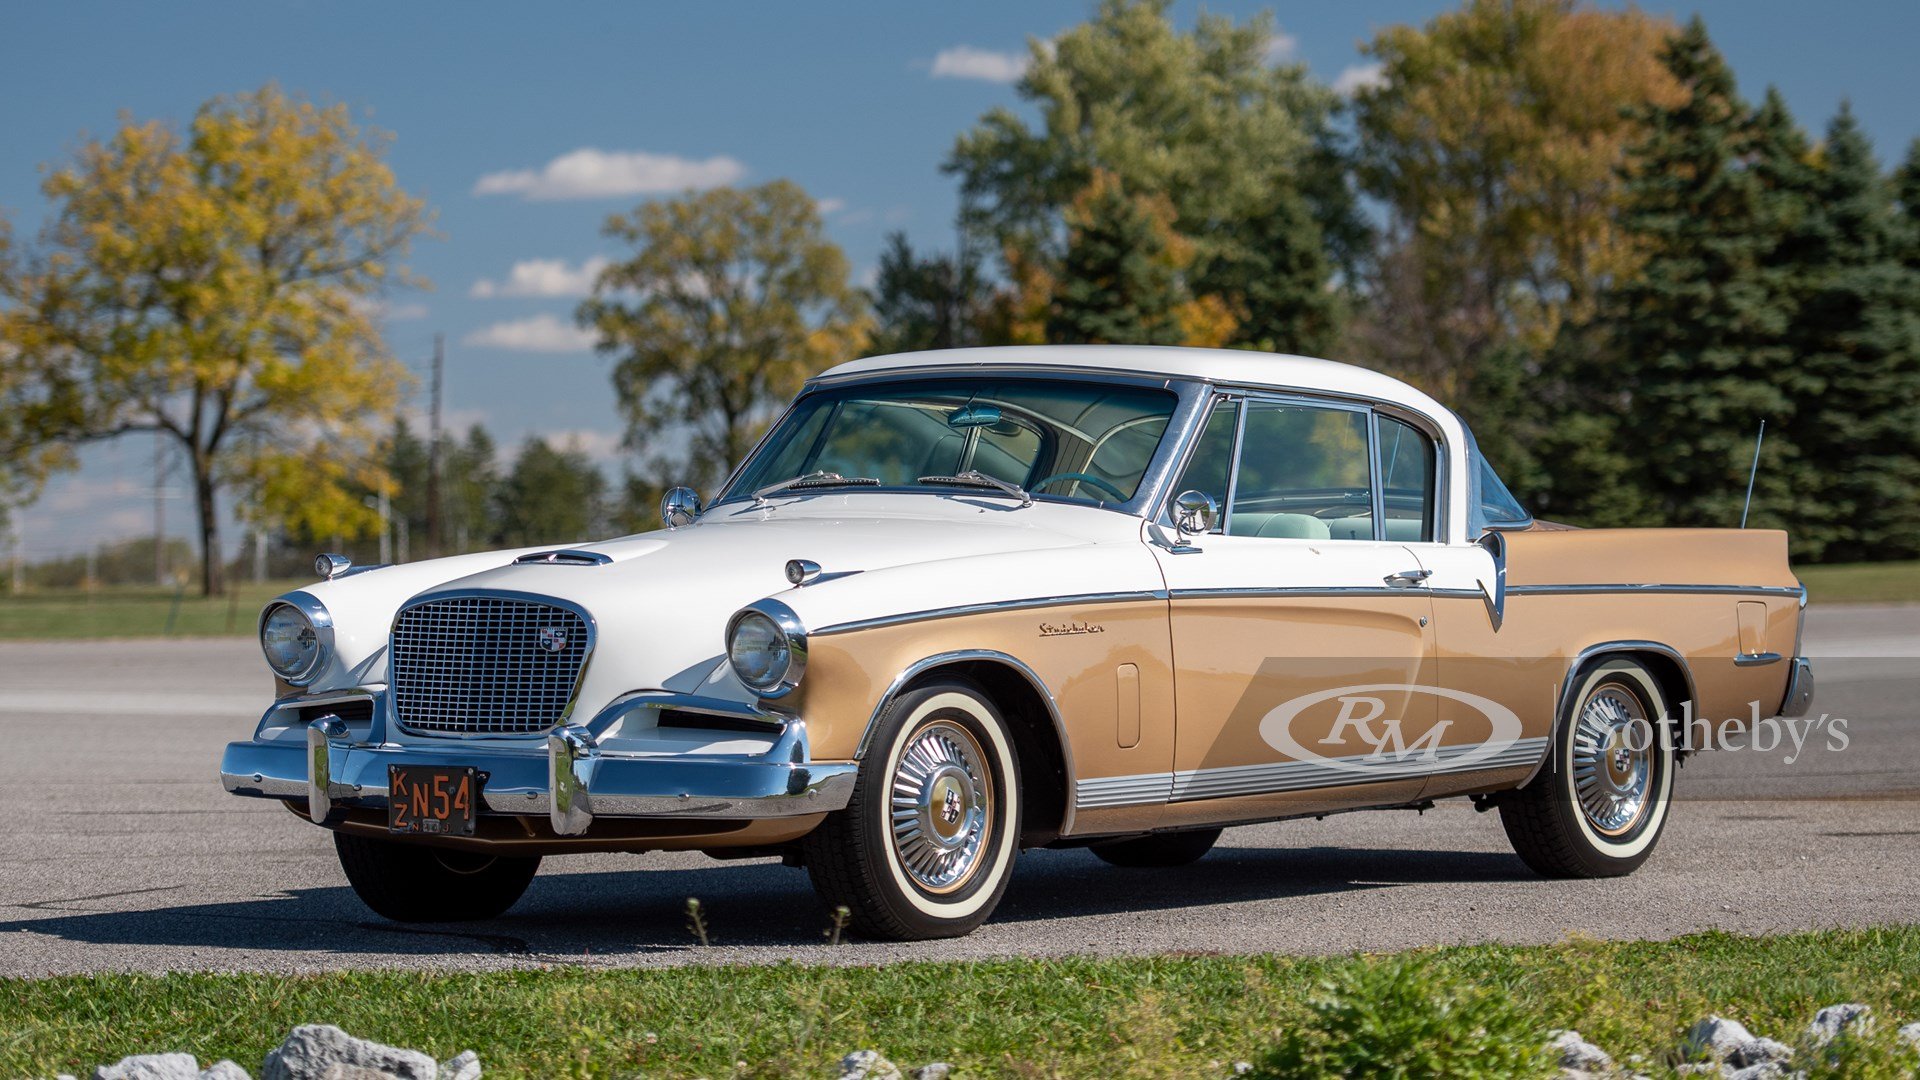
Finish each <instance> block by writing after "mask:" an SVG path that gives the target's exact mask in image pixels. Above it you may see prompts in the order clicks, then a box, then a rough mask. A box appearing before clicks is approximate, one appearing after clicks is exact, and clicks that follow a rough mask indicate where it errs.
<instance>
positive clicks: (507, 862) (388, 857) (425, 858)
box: [333, 832, 540, 922]
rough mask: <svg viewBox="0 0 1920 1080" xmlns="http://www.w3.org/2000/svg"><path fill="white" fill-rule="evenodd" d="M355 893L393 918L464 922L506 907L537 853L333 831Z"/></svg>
mask: <svg viewBox="0 0 1920 1080" xmlns="http://www.w3.org/2000/svg"><path fill="white" fill-rule="evenodd" d="M333 846H334V850H335V851H337V852H338V853H339V855H340V868H341V869H342V870H345V871H346V872H347V881H348V883H349V884H351V885H352V886H353V891H354V892H355V893H358V894H359V896H360V899H361V900H362V901H363V902H365V904H366V905H367V906H368V907H370V908H372V909H373V910H374V912H375V913H376V914H379V915H382V916H385V917H386V918H389V919H392V920H393V921H394V922H467V921H470V920H474V919H491V918H495V917H497V916H499V915H503V914H505V913H506V911H507V909H508V908H510V907H512V906H513V905H514V903H515V901H518V900H519V899H520V896H521V894H522V893H524V892H526V891H527V885H528V884H530V883H531V882H532V881H533V875H534V872H535V871H536V870H539V869H540V858H539V856H537V855H536V856H506V855H485V854H480V853H477V852H468V851H452V850H447V849H443V848H433V847H424V846H422V845H419V844H401V843H396V842H394V841H392V840H378V839H374V838H372V837H367V836H350V835H348V834H346V833H342V832H336V833H334V834H333Z"/></svg>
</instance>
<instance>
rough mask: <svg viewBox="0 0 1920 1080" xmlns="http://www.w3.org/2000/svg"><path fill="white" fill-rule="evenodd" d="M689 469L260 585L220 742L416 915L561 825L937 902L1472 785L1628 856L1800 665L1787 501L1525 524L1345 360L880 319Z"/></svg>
mask: <svg viewBox="0 0 1920 1080" xmlns="http://www.w3.org/2000/svg"><path fill="white" fill-rule="evenodd" d="M663 513H664V516H665V519H666V528H665V529H664V530H662V531H658V532H652V533H647V534H644V535H638V536H628V537H622V538H620V539H616V540H608V541H605V542H599V543H583V544H580V545H578V546H571V547H552V548H540V549H533V550H520V551H505V552H495V553H489V554H481V555H463V556H458V557H455V558H446V559H436V560H433V561H428V562H419V563H412V564H407V565H400V566H391V567H381V568H372V569H368V570H366V571H362V570H360V569H357V568H352V567H350V566H349V565H347V563H346V560H344V559H341V558H340V557H338V556H322V557H321V559H320V563H319V566H320V569H321V570H322V572H323V573H324V574H325V576H326V577H327V580H325V581H323V582H321V583H319V584H316V585H313V586H311V587H309V588H306V589H302V590H300V591H297V592H292V593H288V594H286V595H285V596H282V597H280V598H278V599H277V600H275V601H273V602H272V603H271V604H270V605H269V606H268V607H267V608H266V610H265V611H264V612H263V613H262V615H261V620H260V636H261V644H262V647H263V649H264V650H265V653H266V657H267V661H268V663H269V665H270V666H271V667H272V668H273V670H274V672H275V674H276V676H277V680H278V689H279V694H278V698H277V700H276V701H274V703H273V705H272V707H271V708H269V709H268V710H267V712H266V714H265V716H264V717H263V718H262V719H261V721H260V725H259V728H258V730H257V731H256V732H255V733H254V736H253V738H252V739H250V740H248V741H245V742H237V743H234V744H232V745H231V746H229V747H228V748H227V751H226V757H225V760H224V761H223V762H222V764H221V767H220V771H221V779H222V781H223V782H224V784H225V786H226V787H227V789H228V790H229V791H231V792H233V793H234V794H237V795H246V796H253V797H258V798H268V799H278V800H281V801H283V802H285V803H286V804H287V806H288V807H290V808H291V809H293V810H294V812H295V813H297V814H300V815H302V816H303V817H306V818H309V819H311V820H312V821H313V822H314V823H315V824H318V825H321V826H324V827H326V828H328V829H330V830H332V831H333V834H334V841H335V843H336V845H337V847H338V850H339V855H340V861H341V863H342V865H343V867H344V869H345V871H346V875H347V878H348V880H349V881H351V882H352V884H353V887H354V889H355V890H356V891H357V892H358V893H359V895H360V896H361V897H362V898H363V899H364V900H365V901H366V902H367V904H368V905H370V906H371V907H372V908H373V909H374V910H375V911H377V912H379V913H381V914H382V915H385V916H387V917H390V918H394V919H403V920H453V919H473V918H488V917H492V916H495V915H498V914H500V913H502V912H504V911H505V910H506V909H507V908H508V907H510V906H511V905H512V904H513V903H514V902H515V900H517V899H518V898H519V896H520V895H521V893H522V892H523V891H524V890H525V889H526V887H527V884H528V882H529V880H530V879H531V878H532V876H533V874H534V871H535V869H536V868H537V867H538V865H539V862H540V859H541V858H542V857H543V856H547V855H556V854H564V853H567V852H586V851H627V852H639V851H652V850H699V851H705V852H708V853H710V854H713V855H715V856H724V857H735V856H775V855H777V856H782V857H784V858H785V859H786V861H787V862H788V863H789V864H790V865H797V866H804V867H805V868H806V869H807V871H808V872H809V874H810V875H811V876H812V879H813V883H814V885H815V887H816V889H817V890H818V891H819V893H820V895H821V896H822V898H823V899H824V900H825V901H826V903H827V904H828V905H830V906H839V905H845V906H846V907H847V908H848V909H849V910H850V912H851V915H852V920H853V923H854V925H855V926H856V927H858V928H860V929H862V930H864V931H866V932H868V933H871V934H876V935H884V936H890V937H900V938H925V937H939V936H948V935H956V934H962V933H965V932H967V931H969V930H971V929H972V928H973V927H975V926H977V925H979V924H980V923H981V922H982V921H983V920H985V919H986V918H987V917H988V915H989V914H991V913H992V911H993V909H994V906H995V904H996V903H997V902H998V901H999V899H1000V897H1001V895H1002V893H1003V892H1004V891H1005V889H1006V888H1007V883H1008V880H1009V878H1010V876H1011V874H1012V870H1013V865H1014V861H1015V858H1016V856H1017V854H1018V853H1019V852H1020V851H1021V850H1022V849H1024V848H1030V847H1035V846H1070V845H1085V846H1088V847H1090V848H1091V849H1092V851H1093V852H1094V853H1095V854H1097V855H1098V856H1100V857H1101V858H1102V859H1104V860H1106V861H1107V862H1109V863H1113V864H1117V865H1120V866H1130V867H1143V866H1144V867H1155V866H1158V867H1166V866H1178V865H1182V864H1185V863H1189V862H1192V861H1193V860H1195V859H1197V858H1199V857H1201V856H1202V855H1203V854H1205V853H1206V851H1207V850H1208V848H1209V847H1210V846H1211V845H1212V844H1213V842H1214V840H1215V838H1217V837H1218V836H1219V835H1220V830H1221V829H1222V827H1224V826H1228V825H1234V824H1240V823H1247V822H1257V821H1271V820H1276V819H1281V818H1290V817H1300V816H1309V815H1322V814H1328V813H1333V812H1338V811H1346V810H1357V809H1371V808H1408V807H1424V806H1425V805H1426V804H1428V803H1429V802H1430V801H1432V800H1435V799H1439V798H1443V797H1450V796H1465V797H1471V798H1473V799H1474V800H1475V802H1476V803H1477V804H1479V805H1480V807H1481V808H1483V809H1497V810H1498V811H1499V813H1500V816H1501V818H1502V819H1503V821H1504V823H1505V826H1506V831H1507V834H1508V835H1509V836H1510V837H1511V839H1512V841H1513V846H1514V848H1515V849H1516V850H1517V851H1518V852H1519V854H1520V857H1521V858H1523V859H1524V860H1525V861H1526V862H1527V864H1528V865H1530V866H1531V867H1533V868H1534V869H1535V870H1536V871H1538V872H1540V873H1542V874H1546V875H1552V876H1567V877H1596V876H1607V875H1617V874H1624V873H1627V872H1629V871H1631V870H1633V869H1634V868H1635V867H1636V866H1638V865H1639V864H1640V863H1641V862H1642V861H1643V860H1645V859H1646V858H1647V855H1648V853H1649V852H1650V851H1651V850H1652V848H1653V845H1654V842H1655V841H1656V840H1657V839H1658V838H1659V835H1660V832H1661V828H1662V826H1663V825H1664V824H1665V822H1666V818H1667V811H1668V806H1669V803H1670V800H1671V798H1672V792H1673V784H1674V772H1675V767H1676V765H1677V764H1678V762H1679V761H1680V759H1681V757H1682V755H1684V754H1685V753H1686V752H1688V750H1690V749H1692V748H1694V747H1695V746H1697V745H1698V744H1700V743H1701V742H1702V740H1700V739H1697V738H1696V739H1692V740H1689V739H1688V738H1686V737H1685V736H1686V735H1687V733H1688V732H1689V731H1690V730H1691V727H1692V725H1693V724H1694V723H1696V722H1700V723H1707V722H1709V721H1712V720H1715V719H1716V718H1723V717H1724V718H1740V717H1745V718H1747V719H1748V720H1750V721H1751V720H1758V719H1761V718H1764V717H1771V716H1774V715H1789V716H1797V715H1802V714H1804V713H1805V711H1806V709H1807V707H1808V702H1809V699H1810V696H1811V694H1812V674H1811V669H1810V668H1809V666H1808V664H1807V662H1806V660H1804V659H1802V658H1801V657H1800V656H1799V624H1800V617H1801V610H1802V608H1803V606H1804V601H1805V591H1804V590H1803V589H1802V588H1801V586H1800V583H1799V582H1798V581H1797V580H1796V579H1795V578H1794V576H1793V574H1792V573H1791V572H1790V571H1789V569H1788V565H1787V543H1786V537H1785V535H1784V534H1782V533H1779V532H1771V531H1760V530H1751V531H1746V530H1678V529H1673V530H1668V529H1645V530H1581V529H1571V528H1566V527H1562V526H1551V525H1547V524H1544V523H1539V522H1535V521H1534V520H1533V519H1532V518H1531V517H1530V516H1529V515H1528V513H1527V512H1526V511H1525V510H1523V509H1522V508H1521V507H1520V506H1519V505H1518V504H1517V503H1516V502H1515V500H1514V498H1513V497H1512V496H1511V495H1510V494H1509V493H1508V491H1507V489H1506V487H1505V486H1504V485H1503V484H1502V483H1501V482H1500V480H1499V478H1498V477H1497V476H1496V475H1495V473H1494V471H1493V470H1492V469H1491V468H1490V467H1489V466H1488V464H1487V462H1486V461H1485V460H1483V459H1482V458H1481V456H1480V454H1479V451H1478V449H1477V447H1476V446H1475V444H1474V440H1473V436H1472V435H1471V434H1470V433H1469V432H1468V430H1467V429H1466V427H1464V426H1463V425H1462V424H1461V422H1460V420H1459V419H1458V418H1457V417H1456V416H1455V415H1454V414H1453V413H1452V412H1450V411H1448V410H1447V409H1446V408H1444V407H1443V406H1441V405H1440V404H1439V403H1438V402H1436V401H1434V400H1433V399H1431V398H1429V397H1428V396H1427V395H1425V394H1423V393H1421V392H1419V391H1418V390H1416V389H1414V388H1412V387H1410V386H1407V385H1405V384H1403V383H1401V382H1398V381H1396V380H1394V379H1391V378H1388V377H1386V376H1384V375H1380V374H1377V373H1374V372H1371V371H1367V370H1363V369H1360V368H1355V367H1350V366H1347V365H1344V364H1337V363H1332V362H1329V361H1324V360H1312V359H1304V358H1300V357H1291V356H1272V355H1262V354H1256V353H1247V352H1219V351H1208V350H1193V349H1154V348H1128V347H1103V346H1089V347H1075V348H1005V349H973V350H959V351H949V352H931V353H922V354H915V355H908V356H884V357H876V358H870V359H864V360H856V361H854V362H851V363H847V364H842V365H841V366H839V367H836V368H834V369H832V370H830V371H828V372H826V373H825V374H823V375H820V376H818V377H817V378H815V379H813V380H811V381H810V382H809V383H807V385H806V387H805V389H804V390H803V391H802V393H801V394H800V396H799V397H798V398H797V399H796V400H795V401H794V402H793V404H792V405H791V406H790V407H789V408H788V409H787V411H786V412H785V414H784V415H782V416H781V417H780V419H779V420H778V421H777V422H775V423H774V424H773V425H772V427H771V429H770V430H769V432H768V434H767V435H766V436H765V438H764V439H763V440H762V441H761V443H760V445H759V446H758V447H757V448H756V449H755V450H754V451H753V453H752V454H751V455H750V456H749V457H748V458H747V460H746V461H745V462H744V463H742V464H741V465H740V466H739V468H738V470H737V471H736V472H735V473H734V474H733V475H732V477H731V478H730V479H729V480H728V481H727V483H726V486H725V487H724V488H722V489H721V490H720V492H719V494H718V496H717V497H716V498H714V499H713V500H712V501H711V502H710V503H707V504H706V505H704V506H703V505H701V503H700V500H699V498H698V496H697V495H695V494H694V493H693V492H692V491H689V490H687V489H684V488H679V489H675V490H674V491H672V492H670V493H669V494H668V496H667V498H666V499H665V501H664V506H663ZM1729 722H1730V721H1729Z"/></svg>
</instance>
